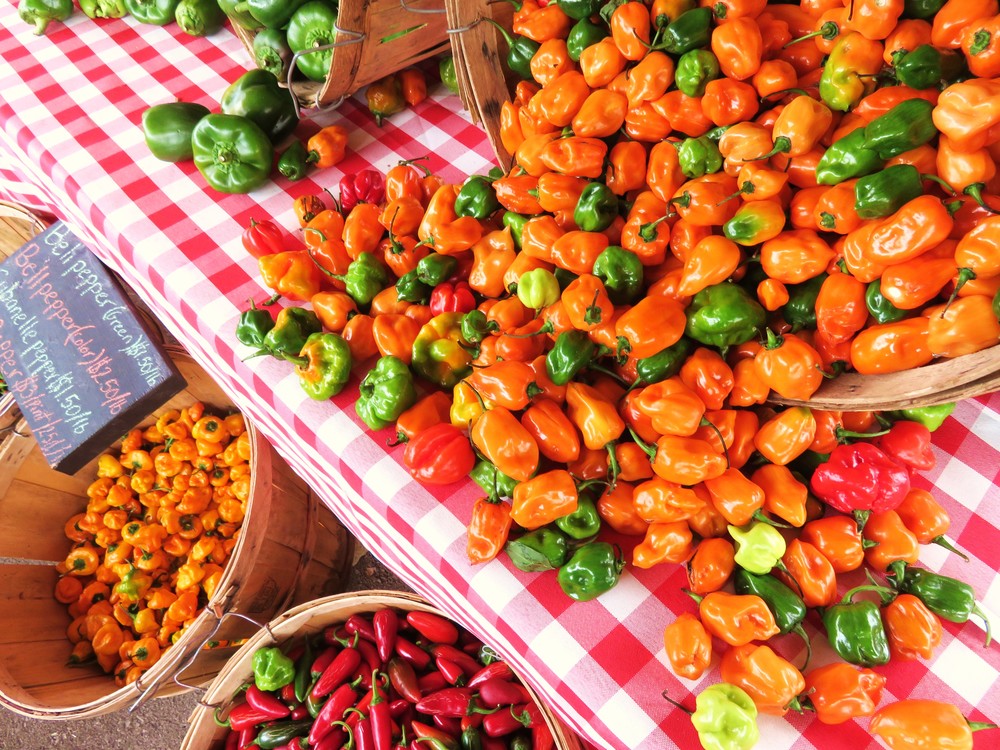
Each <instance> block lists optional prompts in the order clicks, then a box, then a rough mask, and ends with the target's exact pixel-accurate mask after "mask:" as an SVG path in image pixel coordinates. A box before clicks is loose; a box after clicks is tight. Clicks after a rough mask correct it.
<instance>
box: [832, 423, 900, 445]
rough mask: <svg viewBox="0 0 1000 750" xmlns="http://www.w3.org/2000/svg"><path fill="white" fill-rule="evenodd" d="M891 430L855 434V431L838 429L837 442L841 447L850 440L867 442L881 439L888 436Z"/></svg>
mask: <svg viewBox="0 0 1000 750" xmlns="http://www.w3.org/2000/svg"><path fill="white" fill-rule="evenodd" d="M888 433H889V430H881V431H879V432H854V431H853V430H845V429H844V428H843V427H838V428H837V431H836V435H837V442H838V443H839V444H840V445H844V444H845V443H847V441H848V440H850V439H852V438H854V439H856V440H866V439H868V438H873V437H879V436H881V435H887V434H888Z"/></svg>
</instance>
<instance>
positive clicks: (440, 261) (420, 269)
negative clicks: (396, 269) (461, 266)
mask: <svg viewBox="0 0 1000 750" xmlns="http://www.w3.org/2000/svg"><path fill="white" fill-rule="evenodd" d="M457 268H458V261H457V260H455V258H454V257H452V256H451V255H441V253H430V254H429V255H425V256H424V257H423V258H421V259H420V260H419V261H418V262H417V267H416V268H415V269H414V270H415V271H416V272H417V278H418V279H420V281H422V282H423V283H425V284H426V285H427V286H429V287H436V286H437V285H438V284H441V283H443V282H445V281H447V280H448V278H449V277H450V276H451V275H452V274H453V273H455V270H456V269H457Z"/></svg>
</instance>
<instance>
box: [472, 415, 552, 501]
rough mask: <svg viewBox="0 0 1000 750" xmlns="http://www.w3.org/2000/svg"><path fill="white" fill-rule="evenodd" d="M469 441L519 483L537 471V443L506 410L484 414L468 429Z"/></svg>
mask: <svg viewBox="0 0 1000 750" xmlns="http://www.w3.org/2000/svg"><path fill="white" fill-rule="evenodd" d="M471 438H472V442H473V443H474V444H475V446H476V447H477V448H478V449H479V450H480V451H481V452H482V453H483V455H484V456H486V457H487V458H488V459H489V460H490V461H491V462H493V463H494V464H495V465H496V467H497V468H498V469H500V471H502V472H503V473H504V474H506V475H507V476H509V477H512V478H514V479H516V480H518V481H519V482H524V481H526V480H527V479H528V478H529V477H531V475H532V474H534V473H535V469H537V468H538V443H536V442H535V439H534V438H533V437H532V436H531V433H529V432H528V431H527V430H526V429H524V427H522V426H521V423H520V422H519V421H518V420H517V417H515V416H514V415H513V414H511V412H510V410H508V409H505V408H503V407H499V406H498V407H494V408H492V409H489V410H488V411H487V412H485V413H484V414H483V415H482V416H481V417H479V419H478V420H477V421H476V423H475V424H474V425H473V426H472V433H471ZM515 520H516V519H515Z"/></svg>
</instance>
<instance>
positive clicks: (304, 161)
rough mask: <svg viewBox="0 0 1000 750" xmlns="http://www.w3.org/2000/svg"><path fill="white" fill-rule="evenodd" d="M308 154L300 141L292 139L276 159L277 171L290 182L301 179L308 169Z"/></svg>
mask: <svg viewBox="0 0 1000 750" xmlns="http://www.w3.org/2000/svg"><path fill="white" fill-rule="evenodd" d="M308 156H309V152H308V151H306V146H305V144H304V143H302V141H300V140H297V139H296V140H294V141H292V142H291V144H290V145H289V146H288V148H286V149H285V150H284V152H283V153H282V154H281V157H280V158H279V159H278V172H279V173H280V174H281V176H282V177H285V178H286V179H289V180H291V181H292V182H296V181H298V180H301V179H303V178H304V177H305V176H306V173H307V172H308V171H309V160H308Z"/></svg>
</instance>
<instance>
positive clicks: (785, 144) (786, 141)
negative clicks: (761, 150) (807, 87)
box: [745, 92, 805, 161]
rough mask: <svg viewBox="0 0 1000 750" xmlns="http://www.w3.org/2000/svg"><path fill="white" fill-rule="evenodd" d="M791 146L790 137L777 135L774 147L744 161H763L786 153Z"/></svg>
mask: <svg viewBox="0 0 1000 750" xmlns="http://www.w3.org/2000/svg"><path fill="white" fill-rule="evenodd" d="M803 93H805V92H803ZM791 148H792V140H791V138H787V137H786V136H783V135H779V136H778V137H777V138H775V139H774V148H772V149H771V150H770V151H768V152H767V153H766V154H763V155H761V156H755V157H754V158H753V159H746V160H745V161H764V160H765V159H770V158H771V157H772V156H777V155H778V154H784V153H788V151H789V150H790V149H791Z"/></svg>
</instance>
